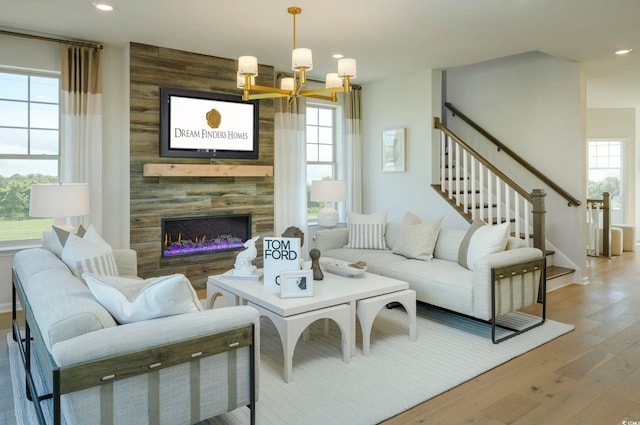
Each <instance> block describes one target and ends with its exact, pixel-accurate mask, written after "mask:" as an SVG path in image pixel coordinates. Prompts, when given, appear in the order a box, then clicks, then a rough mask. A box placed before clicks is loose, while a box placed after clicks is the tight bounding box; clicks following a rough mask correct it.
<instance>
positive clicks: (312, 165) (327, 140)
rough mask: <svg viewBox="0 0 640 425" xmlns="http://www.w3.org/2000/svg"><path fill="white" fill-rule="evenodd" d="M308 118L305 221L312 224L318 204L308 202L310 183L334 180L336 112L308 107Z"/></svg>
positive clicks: (335, 167)
mask: <svg viewBox="0 0 640 425" xmlns="http://www.w3.org/2000/svg"><path fill="white" fill-rule="evenodd" d="M306 114H307V219H308V220H309V222H314V221H315V220H316V219H317V217H318V211H319V210H320V208H321V207H322V205H321V203H319V202H314V201H311V196H310V195H311V182H312V181H313V180H335V179H336V178H337V177H338V176H337V168H338V166H337V163H338V161H337V156H338V155H337V144H338V143H337V136H336V135H337V131H336V108H335V107H333V106H325V105H317V104H313V105H309V106H307V110H306Z"/></svg>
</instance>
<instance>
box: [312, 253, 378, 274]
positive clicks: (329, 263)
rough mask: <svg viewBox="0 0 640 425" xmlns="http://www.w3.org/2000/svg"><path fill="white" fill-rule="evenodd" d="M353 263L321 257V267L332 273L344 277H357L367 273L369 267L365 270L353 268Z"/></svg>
mask: <svg viewBox="0 0 640 425" xmlns="http://www.w3.org/2000/svg"><path fill="white" fill-rule="evenodd" d="M351 264H353V263H351V262H349V261H343V260H338V259H337V258H331V257H320V266H322V268H323V269H324V270H326V271H328V272H330V273H335V274H339V275H342V276H357V275H359V274H362V273H364V272H366V271H367V266H364V267H363V268H357V267H353V266H352V265H351Z"/></svg>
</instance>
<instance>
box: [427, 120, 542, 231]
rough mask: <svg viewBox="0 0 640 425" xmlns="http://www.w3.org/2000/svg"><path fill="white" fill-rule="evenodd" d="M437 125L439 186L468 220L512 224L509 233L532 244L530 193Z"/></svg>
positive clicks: (531, 200) (531, 204)
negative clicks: (439, 158)
mask: <svg viewBox="0 0 640 425" xmlns="http://www.w3.org/2000/svg"><path fill="white" fill-rule="evenodd" d="M436 128H440V129H441V130H442V132H441V140H440V144H441V145H440V152H441V153H442V158H441V161H440V164H441V167H442V172H441V173H440V176H441V177H440V188H441V190H442V192H443V193H444V195H445V196H446V197H447V198H448V199H449V200H450V201H451V202H452V203H454V204H455V205H456V206H457V207H458V208H459V209H460V210H461V211H462V212H463V213H464V214H467V215H468V216H470V217H471V219H473V220H475V219H476V218H478V219H481V220H484V221H485V222H487V223H489V224H493V223H496V224H497V223H503V222H510V223H511V233H512V234H513V235H515V236H517V237H521V238H523V239H524V240H525V241H526V242H527V243H531V234H532V232H533V233H535V232H534V229H533V210H534V206H533V196H532V195H531V194H530V193H528V192H527V191H525V190H524V189H522V188H521V187H520V186H518V185H517V184H515V182H513V181H512V180H511V179H509V178H508V177H507V176H506V175H504V174H503V173H502V172H500V170H498V169H497V168H496V167H494V166H493V165H492V164H491V163H489V161H487V160H486V159H485V158H483V157H482V156H480V155H479V154H478V153H477V152H475V151H474V150H473V149H472V148H471V147H469V146H468V145H466V144H465V143H464V142H463V141H462V140H460V138H458V137H457V136H456V135H455V134H454V133H452V132H451V131H450V130H448V129H446V127H443V126H442V125H441V124H440V123H439V120H437V119H436Z"/></svg>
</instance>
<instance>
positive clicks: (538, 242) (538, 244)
mask: <svg viewBox="0 0 640 425" xmlns="http://www.w3.org/2000/svg"><path fill="white" fill-rule="evenodd" d="M545 196H547V194H546V192H545V191H544V189H533V193H531V201H532V203H533V209H532V210H531V214H532V215H533V247H534V248H538V249H539V250H541V251H542V256H543V257H546V256H547V250H546V247H545V241H546V238H547V236H546V234H545V228H546V224H545V215H546V213H547V210H546V209H545V206H544V197H545ZM545 265H546V261H545ZM546 299H547V271H546V270H542V273H541V274H540V288H539V290H538V302H539V303H541V304H543V305H546Z"/></svg>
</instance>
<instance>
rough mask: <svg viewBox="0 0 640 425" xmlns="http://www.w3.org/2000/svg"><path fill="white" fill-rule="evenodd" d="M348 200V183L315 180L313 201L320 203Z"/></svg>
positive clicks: (312, 185)
mask: <svg viewBox="0 0 640 425" xmlns="http://www.w3.org/2000/svg"><path fill="white" fill-rule="evenodd" d="M346 199H347V183H346V182H345V181H344V180H313V181H312V182H311V200H312V201H318V202H343V201H345V200H346Z"/></svg>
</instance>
